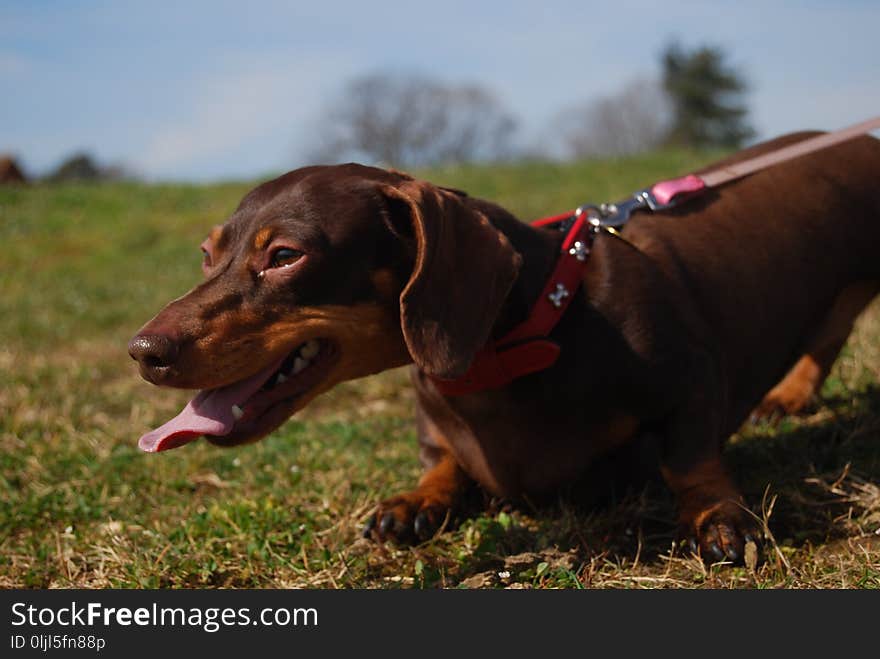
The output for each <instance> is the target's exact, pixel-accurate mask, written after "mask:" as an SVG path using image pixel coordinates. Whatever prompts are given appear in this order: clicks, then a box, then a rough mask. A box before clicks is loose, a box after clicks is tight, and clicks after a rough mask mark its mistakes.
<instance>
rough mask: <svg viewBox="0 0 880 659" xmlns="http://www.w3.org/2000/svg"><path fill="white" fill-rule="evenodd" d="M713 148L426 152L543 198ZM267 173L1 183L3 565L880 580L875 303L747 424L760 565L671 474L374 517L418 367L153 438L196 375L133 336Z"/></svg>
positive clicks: (508, 581)
mask: <svg viewBox="0 0 880 659" xmlns="http://www.w3.org/2000/svg"><path fill="white" fill-rule="evenodd" d="M707 159H708V157H707V156H698V155H694V154H688V153H684V152H678V153H660V154H654V155H648V156H643V157H639V158H633V159H623V160H617V161H603V162H583V163H576V164H572V165H548V164H541V163H526V164H521V165H505V166H499V167H478V166H473V167H463V168H455V169H443V170H436V171H431V172H422V173H421V174H422V175H424V176H425V177H427V178H429V179H431V180H433V181H435V182H438V183H442V184H445V185H449V186H453V187H459V188H462V189H465V190H467V191H468V192H469V193H471V194H473V195H476V196H481V197H485V198H489V199H492V200H495V201H498V202H499V203H501V204H502V205H504V206H506V207H508V208H510V209H511V210H512V211H513V212H515V213H516V214H518V215H519V216H521V217H523V218H524V219H531V218H535V217H539V216H542V215H547V214H553V213H556V212H559V211H562V210H565V209H567V208H571V207H574V206H576V205H577V204H580V203H582V202H584V201H587V200H591V201H605V200H613V199H616V198H618V197H620V196H622V195H624V194H627V193H629V192H630V191H632V190H635V189H637V188H639V187H642V186H643V185H645V184H646V183H649V182H651V181H653V180H656V179H658V178H662V177H668V176H672V175H676V174H681V173H684V172H686V171H688V170H690V169H693V168H694V167H696V166H698V165H700V164H703V163H704V162H705V161H706V160H707ZM249 187H250V185H249V184H234V185H222V186H203V187H196V186H170V185H163V186H147V185H137V184H114V185H102V186H62V187H44V186H34V187H30V188H18V189H9V188H4V189H0V586H4V587H12V586H18V587H71V586H76V587H109V586H113V587H205V586H225V587H244V586H249V587H291V586H306V587H380V588H399V587H437V586H444V587H459V586H461V587H501V586H512V587H566V588H568V587H571V588H575V587H624V588H645V587H648V588H653V587H878V586H880V536H878V535H877V531H878V529H880V490H878V488H877V487H876V486H875V485H874V484H873V483H877V482H880V445H878V442H877V440H878V435H880V395H878V390H877V383H878V381H880V308H878V306H877V305H876V304H875V305H874V306H873V308H872V309H871V310H870V311H869V312H868V313H867V314H866V315H865V317H864V318H863V319H862V321H861V322H860V324H859V326H858V328H857V331H856V332H855V334H854V336H853V338H852V340H851V341H850V344H849V346H848V348H847V350H846V351H845V353H844V354H843V355H842V357H841V359H840V360H839V362H838V364H837V366H836V367H835V372H834V374H833V376H832V378H830V379H829V381H828V383H827V384H826V387H825V391H824V394H825V399H824V400H823V402H822V404H821V405H820V406H819V407H818V408H817V409H816V410H815V412H814V413H813V414H811V415H810V416H807V417H805V418H801V419H787V420H785V421H784V422H783V423H782V424H781V425H780V426H779V427H778V428H776V429H773V428H770V427H758V428H755V429H744V431H743V432H742V434H740V435H738V436H737V437H735V438H734V440H733V441H732V442H731V444H730V447H729V449H728V459H729V461H730V463H731V464H732V465H733V468H734V470H735V471H736V473H737V476H738V479H739V481H740V482H741V484H742V485H743V487H744V490H745V493H746V495H747V497H748V498H749V500H750V501H751V502H752V503H753V504H754V505H755V507H756V509H758V510H762V509H763V514H764V515H765V516H767V515H769V527H770V529H771V530H772V532H773V535H774V540H773V541H772V542H771V543H770V545H769V547H768V551H767V559H766V561H765V562H764V563H763V564H762V565H760V566H758V568H757V569H756V570H750V569H747V568H730V567H726V566H715V567H709V568H706V567H704V566H703V565H702V564H700V563H698V562H697V561H695V560H693V559H691V558H688V557H685V556H683V555H681V554H680V553H679V552H677V551H671V550H670V547H671V542H672V532H673V526H674V525H673V520H674V509H673V506H672V502H671V501H670V499H669V496H668V495H667V494H665V493H664V492H659V491H646V492H643V493H640V494H638V495H634V496H631V497H629V498H626V499H623V500H621V501H619V502H617V503H616V504H614V505H613V506H611V507H607V508H603V509H600V510H595V511H577V510H575V509H574V508H572V507H571V506H570V505H568V504H566V503H559V504H557V505H552V506H549V507H547V508H544V509H541V510H532V509H514V508H510V507H509V506H507V505H505V504H504V502H490V505H489V507H488V510H487V511H485V512H479V511H476V512H475V513H474V516H472V517H470V518H468V519H465V520H464V521H463V522H462V523H461V525H459V526H458V527H456V528H455V529H454V530H452V531H448V532H446V533H443V534H441V535H440V536H438V537H436V538H435V539H433V540H431V541H429V542H427V543H424V544H422V545H420V546H418V547H395V546H390V545H388V546H380V545H375V544H372V543H370V542H368V541H366V540H363V539H361V538H360V534H359V532H358V527H359V525H360V523H361V521H362V520H363V519H364V518H365V516H366V515H367V513H368V512H369V511H370V510H371V508H372V506H373V505H374V504H375V503H376V502H377V501H378V500H379V499H381V498H384V497H387V496H390V495H392V494H395V493H397V492H399V491H401V490H404V489H409V488H410V487H411V486H412V485H413V483H414V482H415V480H416V479H417V477H418V474H419V466H418V462H417V450H416V446H415V432H414V427H413V423H412V419H411V415H412V405H413V397H412V393H411V391H410V390H409V387H408V384H407V381H406V375H405V373H404V372H403V371H400V370H398V371H392V372H389V373H385V374H382V375H380V376H377V377H373V378H368V379H365V380H361V381H358V382H352V383H346V384H344V385H341V386H339V387H337V389H336V390H334V391H333V392H330V393H329V394H327V395H325V396H324V397H322V398H320V399H318V400H317V401H315V403H314V404H313V405H312V406H311V407H310V408H308V409H307V410H305V411H304V412H303V413H302V414H301V415H299V416H298V417H297V418H296V419H295V420H291V421H289V422H288V423H287V424H285V425H284V426H282V428H281V429H279V430H278V431H276V432H275V433H274V434H273V435H272V436H270V437H269V438H267V439H266V440H264V441H262V442H260V443H259V444H256V445H252V446H246V447H241V448H239V449H231V450H221V449H218V448H214V447H212V446H210V445H209V444H207V443H206V442H196V443H194V444H191V445H189V446H187V447H186V448H183V449H180V450H178V451H172V452H168V453H163V454H159V455H146V454H143V453H141V452H139V451H138V450H137V447H136V440H137V438H138V436H139V435H140V434H141V433H142V432H144V431H145V430H147V429H148V428H150V427H153V426H154V425H156V424H158V423H161V422H162V421H164V420H166V419H167V418H168V417H169V416H170V415H172V414H174V413H175V412H176V411H177V410H178V409H179V408H180V406H182V405H183V404H184V402H185V400H186V399H187V395H186V394H185V393H183V392H174V391H168V390H160V389H157V388H154V387H152V386H150V385H148V384H147V383H145V382H143V381H142V380H141V379H140V378H139V377H138V375H137V373H136V369H135V368H134V366H133V364H132V362H131V360H130V359H129V358H128V356H127V354H126V348H125V346H126V343H127V340H128V338H129V337H130V336H131V335H133V334H134V333H135V332H136V330H137V328H138V327H139V326H140V325H141V324H142V323H143V322H145V321H146V320H148V319H149V318H150V317H151V316H152V315H153V314H154V313H155V312H156V311H157V310H158V309H159V308H160V307H161V306H162V305H163V304H164V303H165V302H167V301H168V300H170V299H171V298H173V297H176V296H178V295H180V294H181V293H183V292H185V291H186V290H187V289H188V288H189V287H190V286H192V285H193V284H194V283H195V282H196V281H197V280H198V278H199V276H200V273H199V261H200V254H199V250H198V245H199V243H200V242H201V240H202V239H203V237H204V235H205V234H206V233H207V231H208V229H209V228H210V227H211V226H212V225H214V224H216V223H218V222H221V221H222V220H223V218H224V217H225V216H226V215H228V214H229V213H230V212H231V211H232V210H233V209H234V207H235V205H236V204H237V202H238V200H239V199H240V197H241V196H242V195H243V194H244V192H246V190H247V189H248V188H249ZM762 500H763V502H764V503H763V507H762V505H761V503H762ZM771 502H772V504H773V505H772V507H771Z"/></svg>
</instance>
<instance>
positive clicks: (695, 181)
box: [578, 117, 880, 227]
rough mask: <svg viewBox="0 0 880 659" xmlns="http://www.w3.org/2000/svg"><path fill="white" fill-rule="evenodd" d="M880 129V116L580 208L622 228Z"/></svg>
mask: <svg viewBox="0 0 880 659" xmlns="http://www.w3.org/2000/svg"><path fill="white" fill-rule="evenodd" d="M878 128H880V117H874V118H873V119H868V120H867V121H863V122H861V123H858V124H854V125H852V126H849V127H847V128H841V129H840V130H836V131H833V132H831V133H824V134H822V135H816V136H815V137H811V138H809V139H806V140H803V141H801V142H797V143H796V144H791V145H789V146H786V147H783V148H781V149H777V150H776V151H772V152H770V153H765V154H762V155H760V156H756V157H754V158H749V159H748V160H743V161H742V162H738V163H734V164H732V165H728V166H727V167H722V168H720V169H716V170H714V171H711V172H707V173H705V174H699V175H697V174H688V175H687V176H682V177H680V178H674V179H669V180H667V181H660V182H658V183H655V184H654V185H652V186H650V187H647V188H645V189H643V190H639V191H638V192H636V193H635V194H634V195H632V196H631V197H629V198H627V199H624V200H623V201H621V202H618V203H616V204H601V205H599V206H594V205H589V204H585V205H584V206H581V207H580V208H579V209H578V211H580V212H586V213H588V214H590V215H591V216H592V217H593V220H592V221H593V223H594V224H595V225H596V226H605V227H619V226H622V225H624V224H626V222H627V221H628V220H629V217H630V215H631V214H632V213H633V211H636V210H641V209H648V210H652V211H659V210H665V209H667V208H671V207H672V206H675V205H676V204H678V203H680V202H682V201H684V200H685V199H688V198H690V197H692V196H694V195H695V194H697V193H699V192H702V191H703V190H707V189H709V188H715V187H718V186H719V185H723V184H724V183H729V182H730V181H735V180H737V179H740V178H743V177H744V176H748V175H749V174H754V173H755V172H757V171H760V170H762V169H767V168H768V167H773V166H774V165H778V164H780V163H783V162H787V161H789V160H792V159H794V158H797V157H799V156H803V155H806V154H808V153H813V152H814V151H819V150H821V149H827V148H828V147H830V146H833V145H835V144H839V143H840V142H845V141H846V140H850V139H852V138H854V137H857V136H859V135H863V134H865V133H868V132H870V131H872V130H876V129H878Z"/></svg>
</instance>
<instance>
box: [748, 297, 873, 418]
mask: <svg viewBox="0 0 880 659" xmlns="http://www.w3.org/2000/svg"><path fill="white" fill-rule="evenodd" d="M878 293H880V282H876V281H861V282H856V283H854V284H850V285H849V286H847V287H846V288H844V289H843V290H842V291H841V292H840V294H839V295H838V296H837V298H835V300H834V304H832V305H831V309H829V311H828V313H827V314H826V315H825V317H824V318H823V319H822V322H821V323H820V324H819V327H818V328H817V329H816V331H815V333H814V334H813V336H812V337H811V338H810V340H809V341H808V342H807V345H806V349H805V354H804V355H803V356H802V357H801V358H800V359H798V361H797V362H796V363H795V365H794V366H792V367H791V369H790V370H789V371H788V373H786V375H785V377H784V378H783V379H782V380H781V381H780V382H779V384H777V385H776V386H775V387H773V388H772V389H771V390H770V391H769V392H768V393H767V395H766V396H764V399H763V400H762V401H761V403H760V405H758V407H756V408H755V412H754V416H756V417H758V418H769V417H771V416H772V415H773V414H774V413H777V412H783V413H785V414H797V413H798V412H800V411H801V410H803V409H804V408H805V407H806V406H807V405H809V403H810V402H811V401H812V400H813V398H814V397H815V396H816V394H818V393H819V389H820V388H821V386H822V383H823V382H824V381H825V378H826V377H827V376H828V373H829V371H830V370H831V367H832V366H833V365H834V361H835V360H836V359H837V355H838V353H839V352H840V349H841V348H842V347H843V344H844V343H846V339H847V337H848V336H849V334H850V332H852V328H853V324H854V323H855V321H856V319H857V318H858V317H859V314H861V312H862V311H863V310H864V308H865V307H866V306H867V305H868V303H869V302H870V301H871V300H873V299H874V297H875V296H876V295H877V294H878Z"/></svg>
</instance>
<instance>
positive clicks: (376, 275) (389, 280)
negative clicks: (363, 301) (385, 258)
mask: <svg viewBox="0 0 880 659" xmlns="http://www.w3.org/2000/svg"><path fill="white" fill-rule="evenodd" d="M370 282H372V284H373V288H374V289H375V290H376V292H377V293H378V294H379V297H380V298H381V299H383V300H392V299H397V298H398V297H400V290H401V285H400V282H398V281H397V278H396V277H395V276H394V273H393V272H392V271H391V269H390V268H380V269H379V270H374V271H373V272H371V273H370Z"/></svg>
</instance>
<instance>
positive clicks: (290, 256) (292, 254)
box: [269, 247, 303, 268]
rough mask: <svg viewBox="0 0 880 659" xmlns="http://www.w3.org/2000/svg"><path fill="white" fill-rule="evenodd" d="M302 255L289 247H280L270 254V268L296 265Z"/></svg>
mask: <svg viewBox="0 0 880 659" xmlns="http://www.w3.org/2000/svg"><path fill="white" fill-rule="evenodd" d="M302 255H303V253H302V252H300V251H299V250H296V249H290V248H289V247H280V248H279V249H276V250H275V251H274V252H273V253H272V259H271V260H270V261H269V267H270V268H286V267H287V266H289V265H293V264H294V263H296V262H297V261H298V260H299V259H300V257H301V256H302Z"/></svg>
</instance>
